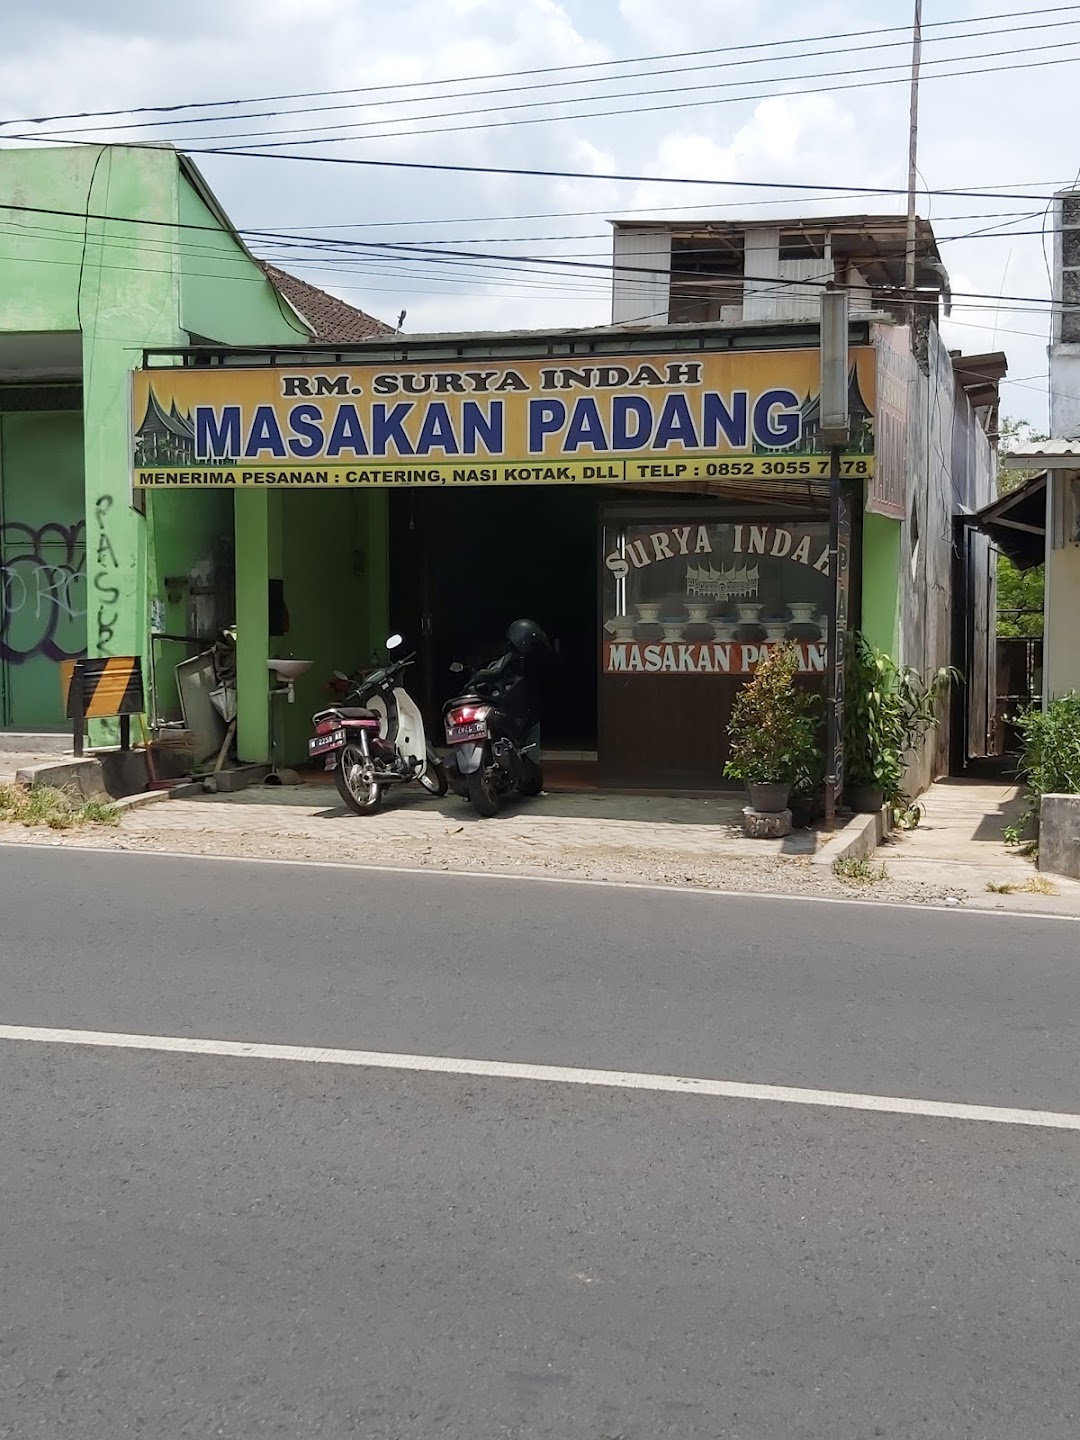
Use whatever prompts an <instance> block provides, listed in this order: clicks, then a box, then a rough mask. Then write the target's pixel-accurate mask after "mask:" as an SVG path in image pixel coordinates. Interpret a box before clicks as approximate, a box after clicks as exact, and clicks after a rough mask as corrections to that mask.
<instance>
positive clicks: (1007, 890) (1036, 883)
mask: <svg viewBox="0 0 1080 1440" xmlns="http://www.w3.org/2000/svg"><path fill="white" fill-rule="evenodd" d="M986 888H987V890H989V891H990V894H991V895H1057V894H1058V893H1059V891H1058V888H1057V886H1056V885H1055V884H1054V882H1053V881H1052V880H1047V879H1046V878H1045V877H1044V876H1042V875H1033V876H1032V877H1031V879H1030V880H1022V881H1020V882H1019V883H1015V884H1014V883H1011V882H1009V881H1006V882H1005V883H1004V884H1001V885H999V884H997V883H996V882H995V881H993V880H988V881H987V882H986Z"/></svg>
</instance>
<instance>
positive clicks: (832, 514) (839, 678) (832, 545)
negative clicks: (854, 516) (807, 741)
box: [825, 445, 844, 829]
mask: <svg viewBox="0 0 1080 1440" xmlns="http://www.w3.org/2000/svg"><path fill="white" fill-rule="evenodd" d="M840 458H841V449H840V447H839V446H838V445H834V446H833V447H832V449H831V450H830V452H829V462H830V463H829V575H830V577H831V579H832V604H831V605H830V606H829V680H828V692H827V695H826V700H825V718H826V734H825V824H826V826H827V827H828V828H829V829H832V827H833V826H834V825H835V824H836V805H837V800H838V799H839V793H840V786H841V783H842V781H841V776H840V773H839V767H838V765H837V756H838V755H839V756H840V757H841V759H840V763H841V765H842V764H843V740H844V737H843V735H842V733H841V728H840V727H841V724H842V719H843V715H842V709H841V704H842V696H843V687H844V676H843V671H842V669H841V666H840V645H839V638H840V626H839V623H838V620H839V616H838V611H839V607H840Z"/></svg>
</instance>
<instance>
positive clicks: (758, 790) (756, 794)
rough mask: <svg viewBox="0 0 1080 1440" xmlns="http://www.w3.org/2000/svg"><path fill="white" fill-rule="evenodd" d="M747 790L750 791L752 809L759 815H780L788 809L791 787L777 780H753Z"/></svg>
mask: <svg viewBox="0 0 1080 1440" xmlns="http://www.w3.org/2000/svg"><path fill="white" fill-rule="evenodd" d="M747 789H748V790H749V791H750V808H751V809H752V810H756V811H757V812H758V814H759V815H779V813H780V811H781V810H786V809H787V806H788V797H789V796H790V795H791V786H790V785H785V784H782V783H780V782H779V781H776V780H751V781H750V783H749V785H748V786H747Z"/></svg>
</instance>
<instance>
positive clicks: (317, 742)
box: [307, 730, 345, 755]
mask: <svg viewBox="0 0 1080 1440" xmlns="http://www.w3.org/2000/svg"><path fill="white" fill-rule="evenodd" d="M344 744H345V731H344V730H331V731H330V733H329V735H316V736H315V737H314V739H311V740H309V741H308V742H307V748H308V754H309V755H325V754H326V752H327V750H340V749H341V747H342V746H343V745H344Z"/></svg>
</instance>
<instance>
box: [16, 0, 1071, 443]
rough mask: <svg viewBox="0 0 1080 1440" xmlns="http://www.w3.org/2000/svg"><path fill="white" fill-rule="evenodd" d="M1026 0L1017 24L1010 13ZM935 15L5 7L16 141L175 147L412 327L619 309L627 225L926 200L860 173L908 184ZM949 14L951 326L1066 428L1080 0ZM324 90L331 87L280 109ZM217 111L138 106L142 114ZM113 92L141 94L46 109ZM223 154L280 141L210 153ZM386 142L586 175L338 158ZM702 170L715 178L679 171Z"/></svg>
mask: <svg viewBox="0 0 1080 1440" xmlns="http://www.w3.org/2000/svg"><path fill="white" fill-rule="evenodd" d="M1007 8H1008V9H1009V10H1010V14H1011V15H1012V17H1013V18H1012V19H1011V20H1009V19H995V18H990V17H993V16H996V15H997V14H998V13H999V12H1000V11H1005V10H1006V9H1007ZM912 10H913V0H871V3H869V4H867V3H866V0H831V3H830V0H823V3H818V4H815V5H813V6H810V5H807V4H806V3H805V0H801V3H796V0H769V3H766V0H677V3H671V0H667V3H664V0H562V3H557V0H396V3H394V4H393V5H391V4H389V3H387V0H184V3H183V4H180V5H167V6H154V5H148V4H146V3H145V0H137V3H136V0H94V3H93V4H92V5H88V4H87V3H86V0H39V3H37V4H35V5H32V6H20V7H18V9H17V10H15V11H14V12H13V11H12V9H11V7H8V8H7V9H6V10H5V14H4V19H3V22H2V26H0V29H2V31H3V45H2V46H0V94H2V95H3V96H4V97H5V107H4V108H5V113H6V115H7V116H8V117H10V119H9V120H7V121H5V122H4V124H3V126H2V127H0V140H2V142H3V143H12V144H14V143H24V141H23V139H21V138H19V137H26V136H31V135H34V136H40V135H42V134H43V133H46V132H48V133H51V134H52V135H54V136H55V137H61V136H65V137H70V138H71V139H73V140H77V141H79V142H83V141H88V140H94V139H108V140H112V141H122V140H125V139H139V140H145V139H149V138H153V139H156V140H168V141H171V142H174V143H176V144H177V145H178V146H179V147H180V148H183V149H187V150H189V151H191V152H193V153H194V156H195V159H196V161H197V163H198V165H199V167H200V169H201V170H202V171H203V173H204V175H205V176H206V177H207V179H208V181H209V182H210V184H211V186H212V188H213V189H214V190H215V192H216V193H217V195H218V197H219V199H220V200H221V202H222V204H223V205H224V207H225V209H226V210H227V211H228V213H229V214H230V216H231V217H232V219H233V220H234V222H235V223H236V224H237V225H239V226H240V227H241V228H244V229H259V230H266V231H272V232H275V234H274V235H273V236H263V237H261V238H260V239H254V238H253V239H252V240H251V244H252V248H253V249H254V250H255V251H256V253H259V254H261V255H263V256H265V257H266V258H269V259H273V260H274V261H275V263H277V264H279V265H281V266H282V267H283V268H286V269H290V270H292V271H294V272H295V273H297V274H301V275H303V276H304V278H306V279H308V280H311V281H312V282H314V283H316V284H319V285H322V286H323V287H324V288H326V289H328V290H331V291H333V292H334V293H336V294H339V295H341V296H342V297H343V298H344V299H346V300H348V301H350V302H351V303H352V304H355V305H359V306H360V307H361V308H363V309H365V310H367V311H369V312H370V313H372V314H375V315H378V316H379V317H380V318H382V319H385V320H388V321H390V322H391V323H394V322H396V321H397V318H398V316H399V314H400V312H401V311H405V312H406V318H405V321H404V329H405V330H406V331H407V332H412V333H424V332H429V331H438V330H482V329H516V328H531V327H537V326H545V325H589V324H603V323H606V322H607V320H608V319H609V317H610V277H609V275H608V274H607V273H606V272H605V270H604V269H603V268H602V267H603V266H604V265H605V263H606V262H607V261H608V260H609V259H610V246H611V241H610V229H609V227H608V225H607V223H606V221H607V220H608V219H609V218H616V217H623V218H632V217H634V216H639V217H641V218H648V219H661V218H665V217H668V216H670V217H671V218H674V219H698V218H714V219H735V218H739V217H745V218H753V219H764V218H768V217H769V216H770V215H781V214H783V215H792V214H807V215H813V214H826V213H859V212H874V213H899V212H900V211H902V210H903V208H904V203H905V202H904V198H903V195H902V193H896V194H888V195H878V196H866V195H863V196H859V195H857V194H852V193H851V192H852V191H856V190H858V188H859V187H881V188H884V189H888V190H890V191H896V192H901V191H902V190H903V188H904V187H905V186H906V183H907V145H908V102H909V92H908V85H907V67H908V66H909V64H910V32H909V31H905V29H904V28H903V27H909V26H910V23H911V19H912ZM923 22H924V26H925V32H924V33H925V43H924V50H923V61H924V68H923V75H924V80H923V84H922V86H921V94H920V124H919V137H920V138H919V161H918V164H919V175H920V180H921V185H922V188H923V190H924V192H928V193H922V194H920V199H919V210H920V213H921V214H922V215H925V216H928V217H929V218H930V220H931V221H932V223H933V225H934V227H935V230H936V233H937V235H938V238H939V242H940V244H941V250H942V253H943V257H944V261H945V265H946V267H947V269H948V271H949V275H950V278H951V283H952V289H953V292H954V296H955V302H954V307H953V313H952V317H951V319H950V320H949V321H947V322H946V323H945V324H944V327H943V328H944V333H945V338H946V340H947V343H948V344H949V346H950V347H951V348H954V349H960V350H963V351H965V352H967V353H980V352H984V351H988V350H996V349H1003V350H1005V351H1006V353H1007V354H1008V357H1009V369H1010V378H1009V380H1008V381H1007V382H1006V384H1005V386H1004V387H1003V412H1004V413H1005V414H1006V415H1009V416H1013V417H1016V418H1019V419H1024V420H1026V421H1028V422H1029V423H1031V424H1032V425H1034V426H1035V427H1036V428H1037V429H1040V428H1043V427H1044V426H1045V424H1046V401H1047V384H1048V381H1047V359H1046V344H1047V340H1048V332H1049V323H1050V317H1049V313H1048V288H1049V287H1048V270H1047V260H1048V259H1049V258H1051V257H1052V237H1051V235H1050V234H1049V228H1050V226H1051V224H1052V220H1051V219H1050V218H1048V217H1047V205H1048V198H1049V196H1050V195H1051V194H1052V192H1053V191H1054V190H1055V189H1058V188H1061V187H1063V186H1068V185H1071V184H1073V183H1074V181H1075V180H1076V177H1077V172H1078V170H1080V142H1078V140H1077V139H1076V138H1075V137H1076V129H1075V124H1074V121H1073V115H1072V106H1071V103H1070V102H1071V97H1072V95H1073V94H1074V93H1075V90H1076V81H1077V77H1078V73H1080V71H1078V67H1080V5H1070V6H1060V5H1054V6H1051V5H1049V4H1045V3H1042V4H1040V3H1032V0H1023V3H1020V4H1015V3H1014V4H1013V5H1012V6H1011V7H1006V6H1005V5H1004V4H1003V3H1002V0H988V3H983V4H975V3H971V0H925V3H924V6H923ZM886 27H895V28H894V29H886ZM1028 27H1030V28H1028ZM867 31H872V32H874V33H871V34H865V33H864V34H862V35H849V36H848V38H842V39H832V38H825V37H833V36H840V35H844V34H845V33H846V32H867ZM687 52H694V53H692V54H691V53H687ZM659 56H666V57H675V58H664V59H661V58H654V57H659ZM611 62H618V63H611ZM1048 62H1049V63H1048ZM567 67H578V68H576V69H569V68H567ZM525 72H531V73H525ZM957 72H968V73H963V74H961V73H957ZM830 77H831V78H830ZM883 82H890V83H883ZM840 87H849V88H840ZM327 91H339V92H344V93H341V94H337V95H330V94H326V93H324V92H327ZM315 92H320V93H317V94H316V93H315ZM484 92H487V93H484ZM645 92H649V93H645ZM299 93H302V94H303V95H305V96H308V97H309V98H302V99H284V100H276V101H269V102H267V101H262V102H260V101H259V97H266V96H283V95H296V94H299ZM215 101H238V102H252V101H255V102H256V103H239V104H233V105H230V106H220V107H217V108H211V107H209V102H215ZM192 102H198V104H197V106H196V107H195V108H191V109H187V110H183V111H180V112H173V113H170V114H167V115H162V114H147V115H145V116H141V117H134V118H136V119H138V120H140V121H141V122H142V123H141V125H140V127H139V128H135V127H134V126H132V124H131V121H132V117H131V115H130V113H129V112H130V110H131V109H132V108H134V107H143V106H166V105H168V106H172V105H185V106H186V105H191V104H192ZM331 106H332V107H336V108H332V109H330V108H315V107H331ZM199 107H202V108H199ZM103 110H114V111H124V112H125V113H123V114H120V115H117V116H113V117H111V118H105V117H97V118H86V119H78V120H63V121H54V122H50V123H48V124H40V125H37V126H32V125H25V124H22V123H20V122H21V121H23V120H25V119H27V118H30V117H40V116H56V115H70V114H72V113H73V112H86V111H90V112H100V111H103ZM267 111H276V112H282V111H284V112H287V113H277V114H267V113H266V112H267ZM605 111H606V112H618V113H608V114H603V113H599V112H605ZM251 112H255V113H254V114H252V113H251ZM463 112H469V113H463ZM149 121H154V122H161V121H164V122H165V123H157V124H154V125H148V124H147V123H146V122H149ZM105 127H126V128H105ZM335 127H336V128H335ZM53 143H55V142H53ZM223 146H230V147H233V148H234V149H235V148H236V147H244V146H246V147H247V148H259V149H267V150H269V151H270V154H271V156H272V158H255V157H253V156H250V155H248V156H244V155H240V154H228V155H222V154H200V153H198V152H199V151H200V150H206V149H211V150H213V149H217V150H220V149H221V148H222V147H223ZM316 156H317V157H323V158H322V159H314V158H312V157H316ZM287 157H291V158H287ZM298 157H302V158H298ZM327 157H332V160H333V162H334V163H326V159H327ZM361 159H365V160H372V159H376V160H383V161H397V162H410V163H411V164H414V165H420V166H422V165H425V164H428V165H431V164H434V165H439V164H442V165H461V166H492V167H500V168H504V169H519V170H543V171H574V172H581V176H582V178H558V177H557V176H536V175H504V174H470V173H466V172H457V173H455V172H450V171H438V170H425V169H423V168H415V169H410V168H394V167H375V166H367V165H356V164H343V163H338V162H340V161H344V160H361ZM616 174H618V175H625V176H631V177H640V178H636V179H627V180H613V179H610V178H608V177H610V176H612V175H616ZM674 177H680V178H688V179H692V180H694V181H696V182H700V183H695V184H692V185H674V184H671V183H665V182H670V181H671V179H672V178H674ZM717 182H723V183H717ZM748 182H755V183H756V185H758V186H760V185H761V184H762V182H766V183H768V184H769V185H773V186H776V187H777V188H776V189H762V188H751V187H750V185H749V184H748ZM815 184H816V185H821V186H838V187H840V192H839V193H834V194H823V193H822V192H817V193H815V192H814V191H813V190H812V189H810V188H808V187H811V186H813V185H815ZM948 190H976V191H980V192H988V193H986V194H985V195H983V196H980V197H965V196H960V195H948V194H942V193H940V192H942V191H948ZM999 193H1000V194H1001V198H998V196H999ZM676 207H679V208H676ZM976 232H978V233H976ZM293 236H296V237H303V238H302V239H292V238H289V237H293ZM963 237H967V238H963ZM342 241H350V242H357V241H363V242H365V244H366V245H367V246H369V247H378V246H379V245H382V244H395V245H403V244H422V245H426V246H429V247H430V246H435V247H438V248H444V249H454V250H459V251H465V252H466V253H467V255H468V256H469V257H470V258H468V259H462V258H460V257H459V256H441V257H432V256H430V255H429V256H427V257H424V258H418V257H417V256H415V255H411V254H403V253H402V252H401V251H396V252H395V251H389V250H385V249H380V248H366V249H361V248H358V247H357V246H356V244H355V243H353V244H351V245H348V246H343V245H342V244H341V243H340V242H342ZM331 242H336V243H334V244H333V245H332V244H331ZM474 256H476V257H477V258H473V257H474ZM523 256H530V257H544V258H548V259H550V257H562V258H563V259H568V258H569V259H575V260H580V261H584V262H590V261H595V262H596V265H597V267H598V268H596V269H595V270H594V269H589V268H582V267H569V266H564V267H556V266H552V265H551V264H550V263H548V264H547V265H526V264H524V263H522V260H521V258H520V257H523ZM999 297H1000V298H999ZM1028 302H1030V303H1028Z"/></svg>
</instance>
